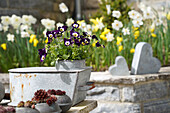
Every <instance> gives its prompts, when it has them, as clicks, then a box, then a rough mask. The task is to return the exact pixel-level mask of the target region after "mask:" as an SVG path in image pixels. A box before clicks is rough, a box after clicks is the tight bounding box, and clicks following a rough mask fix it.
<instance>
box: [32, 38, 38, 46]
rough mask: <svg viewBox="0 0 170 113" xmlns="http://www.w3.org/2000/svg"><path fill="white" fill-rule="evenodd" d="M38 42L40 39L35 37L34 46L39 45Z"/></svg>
mask: <svg viewBox="0 0 170 113" xmlns="http://www.w3.org/2000/svg"><path fill="white" fill-rule="evenodd" d="M38 42H39V41H38V40H37V39H34V45H33V46H34V47H37V44H38Z"/></svg>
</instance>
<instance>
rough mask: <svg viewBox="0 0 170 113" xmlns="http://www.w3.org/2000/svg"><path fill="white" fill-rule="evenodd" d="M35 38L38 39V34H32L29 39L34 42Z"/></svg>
mask: <svg viewBox="0 0 170 113" xmlns="http://www.w3.org/2000/svg"><path fill="white" fill-rule="evenodd" d="M34 39H36V35H34V34H32V35H31V36H30V40H29V43H32V42H33V41H34Z"/></svg>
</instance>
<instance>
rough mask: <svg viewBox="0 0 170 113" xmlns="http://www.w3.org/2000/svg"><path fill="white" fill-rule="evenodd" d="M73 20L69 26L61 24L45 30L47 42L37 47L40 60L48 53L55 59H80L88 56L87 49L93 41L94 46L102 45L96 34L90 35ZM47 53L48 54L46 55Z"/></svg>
mask: <svg viewBox="0 0 170 113" xmlns="http://www.w3.org/2000/svg"><path fill="white" fill-rule="evenodd" d="M79 26H80V25H79V24H78V23H77V22H74V23H73V24H72V25H71V26H70V27H68V26H61V27H58V29H57V30H53V31H47V32H46V36H47V37H48V42H47V44H46V45H45V47H44V48H43V49H39V50H38V51H39V56H40V61H41V62H42V61H44V60H45V58H46V57H47V56H48V55H49V57H52V59H53V60H54V61H56V60H71V61H72V60H82V59H86V58H88V56H89V54H91V53H89V52H88V51H89V49H90V47H92V43H94V42H95V46H96V47H103V48H104V45H101V44H100V42H99V40H98V38H97V37H96V35H90V34H88V33H87V32H84V31H82V30H81V29H80V28H79ZM47 54H48V55H47Z"/></svg>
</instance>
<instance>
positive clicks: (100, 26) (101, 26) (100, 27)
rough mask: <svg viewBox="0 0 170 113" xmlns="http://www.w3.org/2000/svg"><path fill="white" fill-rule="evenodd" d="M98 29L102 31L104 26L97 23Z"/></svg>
mask: <svg viewBox="0 0 170 113" xmlns="http://www.w3.org/2000/svg"><path fill="white" fill-rule="evenodd" d="M98 28H99V29H100V30H102V29H103V28H104V24H103V23H102V22H98Z"/></svg>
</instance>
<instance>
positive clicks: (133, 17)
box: [128, 10, 139, 19]
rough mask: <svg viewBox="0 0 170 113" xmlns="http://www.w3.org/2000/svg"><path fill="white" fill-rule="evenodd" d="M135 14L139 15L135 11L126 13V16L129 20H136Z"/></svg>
mask: <svg viewBox="0 0 170 113" xmlns="http://www.w3.org/2000/svg"><path fill="white" fill-rule="evenodd" d="M137 14H139V13H138V12H137V11H135V10H131V11H129V12H128V15H129V17H130V18H131V19H136V16H137Z"/></svg>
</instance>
